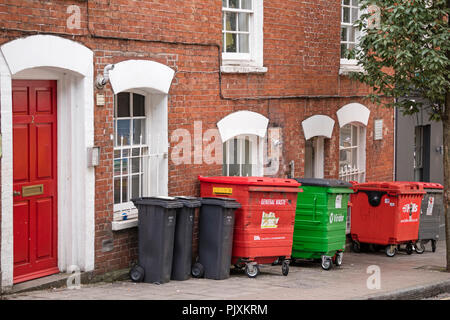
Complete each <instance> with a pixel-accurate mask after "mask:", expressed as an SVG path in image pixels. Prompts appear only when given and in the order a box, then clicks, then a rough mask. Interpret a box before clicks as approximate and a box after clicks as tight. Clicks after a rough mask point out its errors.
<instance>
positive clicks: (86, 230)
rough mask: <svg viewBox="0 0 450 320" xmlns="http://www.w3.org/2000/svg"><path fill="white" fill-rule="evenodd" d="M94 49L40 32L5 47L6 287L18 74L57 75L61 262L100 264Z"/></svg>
mask: <svg viewBox="0 0 450 320" xmlns="http://www.w3.org/2000/svg"><path fill="white" fill-rule="evenodd" d="M93 61H94V60H93V52H92V51H91V50H90V49H88V48H87V47H85V46H83V45H81V44H79V43H76V42H74V41H71V40H67V39H65V38H61V37H56V36H49V35H34V36H29V37H26V38H20V39H16V40H13V41H11V42H8V43H6V44H4V45H2V46H1V47H0V90H1V92H0V95H1V96H0V99H1V100H0V104H1V133H2V145H3V157H2V158H1V165H2V166H1V185H2V190H1V199H2V203H1V216H2V219H1V248H0V250H1V252H0V255H1V265H0V269H1V272H2V278H1V289H2V291H7V290H8V289H10V288H11V287H12V285H13V268H14V265H13V264H14V263H13V261H14V258H13V255H14V246H13V241H14V237H13V195H12V190H13V158H12V157H13V152H12V149H13V136H12V79H53V80H57V95H58V97H57V104H58V111H57V113H58V151H57V153H58V160H57V161H58V164H57V165H58V170H57V171H58V173H57V174H58V267H59V269H60V271H61V272H64V271H67V270H68V269H72V268H74V267H73V266H75V269H79V270H81V271H92V270H94V256H95V255H94V253H95V246H94V237H95V213H94V212H95V171H94V169H93V168H88V167H87V149H88V148H89V147H92V146H93V144H94V101H93V71H94V70H93Z"/></svg>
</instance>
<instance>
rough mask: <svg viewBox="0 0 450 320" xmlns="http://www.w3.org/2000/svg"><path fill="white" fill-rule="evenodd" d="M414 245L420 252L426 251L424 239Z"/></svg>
mask: <svg viewBox="0 0 450 320" xmlns="http://www.w3.org/2000/svg"><path fill="white" fill-rule="evenodd" d="M414 247H415V248H416V252H417V253H418V254H422V253H424V252H425V243H423V241H417V242H416V244H415V246H414Z"/></svg>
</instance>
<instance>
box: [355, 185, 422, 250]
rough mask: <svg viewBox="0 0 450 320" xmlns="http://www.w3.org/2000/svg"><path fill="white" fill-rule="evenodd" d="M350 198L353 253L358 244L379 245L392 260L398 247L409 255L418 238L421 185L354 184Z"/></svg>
mask: <svg viewBox="0 0 450 320" xmlns="http://www.w3.org/2000/svg"><path fill="white" fill-rule="evenodd" d="M353 190H354V191H355V193H353V194H352V195H351V204H352V206H351V230H350V233H351V237H352V240H353V244H352V247H353V251H355V252H359V251H360V246H361V243H367V244H374V245H382V246H386V247H385V252H386V255H387V256H389V257H393V256H394V255H395V254H396V253H397V250H398V246H399V245H400V244H406V245H407V246H406V250H407V253H408V254H411V253H412V252H413V250H414V243H415V242H416V241H417V239H418V235H419V219H420V207H421V203H422V197H423V195H424V194H425V191H424V189H423V187H422V186H421V185H420V184H417V183H412V182H369V183H359V184H356V183H353Z"/></svg>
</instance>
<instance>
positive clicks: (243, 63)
mask: <svg viewBox="0 0 450 320" xmlns="http://www.w3.org/2000/svg"><path fill="white" fill-rule="evenodd" d="M227 1H228V0H227ZM263 1H264V0H252V9H251V10H244V9H230V8H222V13H223V12H224V11H227V12H248V13H251V14H250V22H249V53H248V54H247V53H229V52H222V66H221V71H222V72H224V73H261V72H267V68H266V67H264V66H263V41H264V40H263V38H264V35H263V24H264V3H263ZM223 19H224V15H222V33H223V32H224V30H223V25H224V21H223ZM222 39H223V37H222ZM222 41H223V40H222ZM223 47H225V43H223Z"/></svg>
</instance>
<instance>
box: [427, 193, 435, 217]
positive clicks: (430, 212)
mask: <svg viewBox="0 0 450 320" xmlns="http://www.w3.org/2000/svg"><path fill="white" fill-rule="evenodd" d="M433 207H434V197H430V198H429V199H428V207H427V216H432V215H433Z"/></svg>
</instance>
